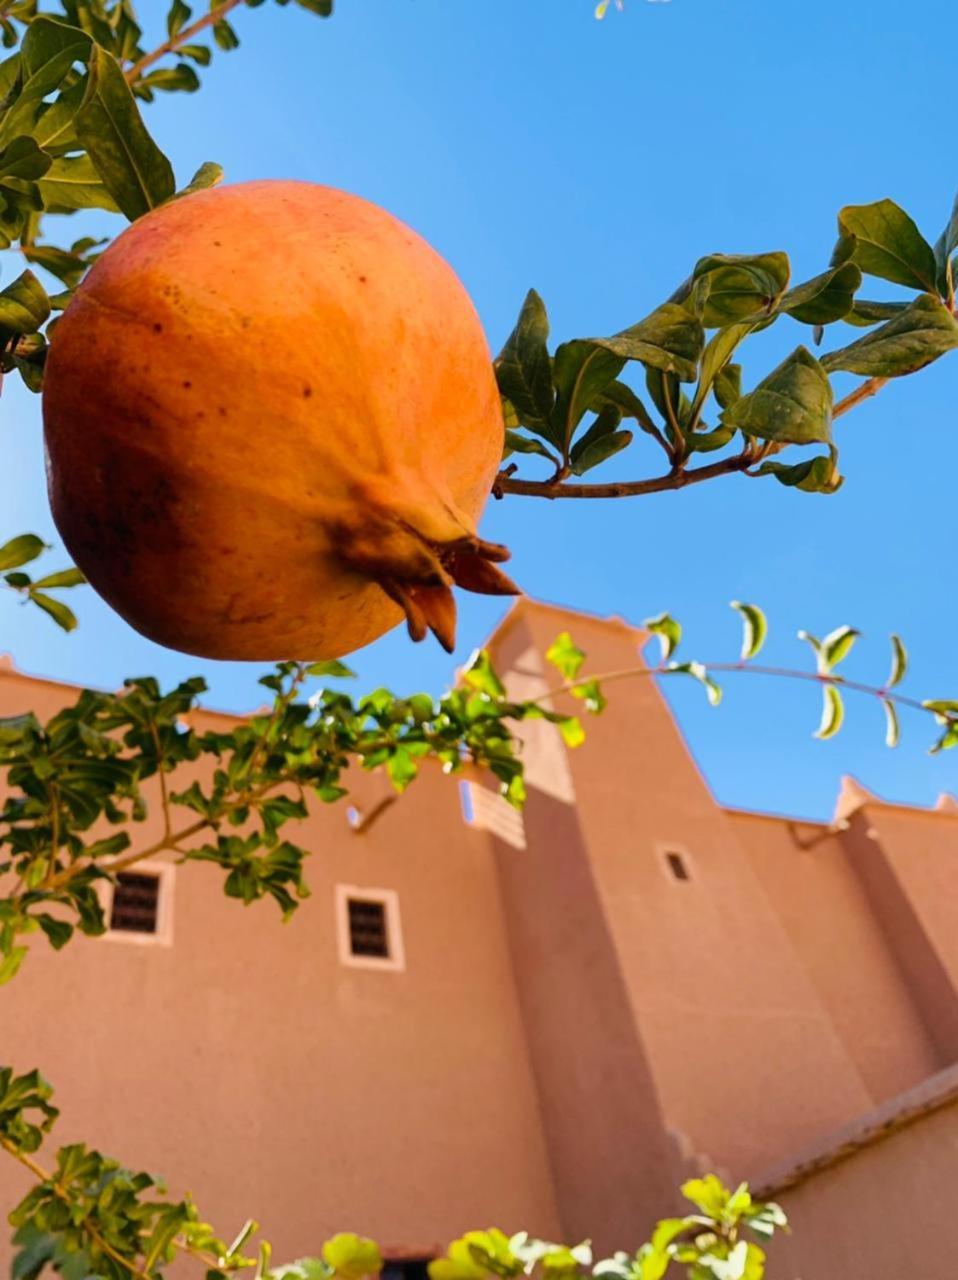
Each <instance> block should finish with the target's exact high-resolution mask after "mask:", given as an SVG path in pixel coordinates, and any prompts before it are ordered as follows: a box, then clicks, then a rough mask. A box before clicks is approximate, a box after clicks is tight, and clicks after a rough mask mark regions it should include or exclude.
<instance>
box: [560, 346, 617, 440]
mask: <svg viewBox="0 0 958 1280" xmlns="http://www.w3.org/2000/svg"><path fill="white" fill-rule="evenodd" d="M624 364H625V357H622V356H616V355H614V354H613V353H612V352H610V351H609V350H607V349H606V348H605V347H603V346H602V345H599V344H596V343H595V342H593V341H591V340H590V339H583V338H577V339H575V340H573V341H572V342H563V343H562V344H561V346H559V347H557V348H556V353H555V361H554V363H553V369H552V376H553V379H554V381H555V387H556V403H555V409H554V410H553V414H552V428H551V434H547V433H546V432H543V434H545V435H546V438H547V439H551V440H552V442H553V443H554V444H555V445H556V446H557V447H558V448H559V449H561V450H562V452H563V454H565V453H567V451H568V449H569V445H570V444H571V442H572V437H573V436H574V435H575V430H576V427H578V425H579V423H580V422H581V421H582V419H583V417H584V416H585V414H586V413H587V412H588V411H589V407H590V405H592V404H593V403H594V401H595V399H596V397H597V396H599V395H600V393H602V392H603V391H605V389H606V388H607V387H608V386H609V384H610V383H611V382H613V381H614V380H615V379H616V378H617V377H618V375H619V374H620V373H621V371H622V368H623V366H624Z"/></svg>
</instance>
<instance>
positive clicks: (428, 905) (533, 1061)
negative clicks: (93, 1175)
mask: <svg viewBox="0 0 958 1280" xmlns="http://www.w3.org/2000/svg"><path fill="white" fill-rule="evenodd" d="M566 628H569V629H571V630H572V632H573V635H574V636H575V638H576V640H577V641H578V643H579V644H580V645H582V647H583V648H585V649H586V650H587V651H588V653H589V658H590V664H591V665H592V667H593V669H595V670H609V669H612V668H616V667H621V666H624V665H628V664H629V663H631V662H635V661H636V654H637V647H638V646H639V644H640V642H641V641H642V639H643V635H642V633H641V632H640V631H637V630H636V629H634V628H632V627H629V626H627V625H625V624H624V623H622V622H619V621H617V620H600V619H596V618H591V617H585V616H581V615H570V614H568V613H567V612H565V611H562V610H559V609H555V608H552V607H551V606H546V605H541V604H536V603H533V602H529V601H521V602H520V603H519V604H518V605H516V607H515V608H514V609H513V610H512V612H511V613H510V614H509V615H508V617H507V618H506V620H505V621H504V622H503V624H502V625H501V626H500V628H499V629H498V630H497V632H496V633H495V635H494V637H493V639H492V641H491V648H492V649H493V652H494V656H495V659H496V662H497V665H498V667H499V669H500V671H503V672H507V673H508V681H509V683H510V688H511V690H512V691H513V692H514V693H515V695H516V696H518V697H527V696H532V695H534V694H536V693H541V692H542V691H543V690H545V689H546V688H547V687H548V681H549V676H548V675H547V672H546V669H545V665H544V663H543V659H542V656H541V655H542V654H543V652H544V651H545V649H546V648H547V647H548V645H549V643H550V642H551V641H552V639H553V638H554V637H555V635H556V634H557V633H558V632H559V631H561V630H563V629H566ZM74 693H75V691H74V690H73V689H71V688H68V687H66V686H63V685H59V684H54V683H51V682H49V681H45V680H37V679H34V678H32V677H28V676H24V675H21V674H19V673H17V672H16V671H14V670H12V669H9V668H8V669H6V670H3V671H0V714H13V713H16V712H19V711H22V710H25V709H27V708H34V709H35V710H37V711H38V712H39V713H40V714H51V713H52V712H53V711H55V710H56V709H57V708H58V707H59V706H60V705H62V704H63V703H64V702H65V701H66V700H67V699H70V698H72V697H73V695H74ZM198 719H199V721H200V722H204V720H206V721H215V720H219V719H221V717H218V716H216V715H215V714H214V713H200V714H199V716H198ZM588 728H589V737H588V742H587V743H586V745H585V746H584V747H583V748H581V749H579V750H577V751H575V752H568V751H567V750H566V749H565V747H564V746H563V745H562V742H561V740H560V738H559V737H558V735H557V734H556V733H555V731H554V730H553V728H552V727H551V726H549V725H546V724H545V723H543V722H535V723H532V724H530V725H528V726H527V729H526V738H527V740H526V756H527V783H528V787H529V800H528V803H527V806H526V809H525V812H524V814H523V815H522V817H521V819H520V818H519V817H518V816H517V815H515V814H514V813H513V812H512V811H511V810H509V809H508V808H506V807H505V806H504V805H503V804H502V803H501V802H500V801H499V800H498V798H497V797H496V796H495V795H494V793H493V791H492V790H491V789H489V788H488V787H487V786H486V784H485V782H484V780H483V779H474V780H473V781H472V782H471V783H470V784H469V785H468V788H467V792H466V794H465V796H463V794H461V789H460V787H459V786H458V785H457V784H456V782H455V781H454V780H451V779H449V778H447V777H445V776H443V775H442V774H441V773H440V771H439V770H438V768H436V769H433V768H431V767H426V768H424V770H423V773H422V776H421V777H420V779H419V780H418V781H417V782H416V783H415V785H414V786H413V787H411V788H410V790H409V791H408V792H407V793H406V794H405V795H404V796H403V797H402V798H401V799H400V800H398V801H397V802H395V803H392V804H388V805H384V803H383V802H384V801H385V799H386V797H387V794H388V788H387V785H386V783H385V782H384V780H382V779H379V778H377V777H374V776H372V777H371V776H365V775H364V776H363V777H361V778H359V779H357V783H356V790H355V791H354V793H353V798H352V803H353V805H354V806H355V809H356V811H357V814H354V815H353V822H352V823H350V822H349V821H348V820H347V813H346V806H345V805H336V806H332V807H320V806H317V808H316V810H315V811H314V812H312V813H311V815H310V817H309V819H308V820H306V821H305V822H303V823H302V825H301V829H300V831H299V832H298V833H297V834H296V835H294V836H293V837H292V838H294V839H296V840H297V842H298V843H300V844H303V845H306V846H307V847H310V848H312V849H313V850H314V856H313V857H312V858H311V859H310V865H309V869H308V876H309V880H310V885H311V888H312V897H311V898H310V899H309V900H308V901H307V902H306V903H304V905H303V906H302V908H301V910H300V911H299V912H298V913H297V914H296V916H295V917H294V918H293V919H292V921H291V922H290V923H288V924H286V925H283V924H281V923H280V921H279V919H278V916H277V914H276V912H275V911H274V910H273V908H272V906H271V904H269V903H259V904H256V905H255V906H254V907H252V908H250V909H248V910H244V909H243V908H242V907H241V906H240V905H239V904H238V903H236V902H234V901H231V900H228V899H226V898H225V897H224V896H223V893H222V873H220V872H218V871H217V870H216V869H215V868H212V867H209V866H206V865H194V866H173V865H172V864H170V863H167V862H163V863H160V864H157V865H154V866H152V867H145V868H142V869H140V868H138V869H137V875H136V876H135V877H133V876H131V878H130V880H129V881H127V882H126V883H125V884H124V885H123V886H122V887H121V891H120V897H119V899H118V900H117V902H116V903H114V911H113V923H114V926H115V927H114V929H113V931H112V932H111V933H110V934H109V935H108V936H107V937H106V938H103V939H85V938H80V939H78V940H76V941H75V942H73V943H71V944H70V947H69V949H68V950H67V952H65V953H64V954H63V955H60V956H57V955H53V954H52V953H50V952H49V950H48V949H47V948H46V946H45V945H43V944H38V945H37V946H36V947H35V952H36V954H33V955H31V957H30V958H29V960H28V962H27V964H26V965H25V967H24V970H23V972H22V974H21V975H20V976H19V977H18V978H17V980H16V981H15V982H13V983H11V984H10V985H9V986H6V987H4V988H0V1061H5V1062H7V1061H10V1062H12V1064H13V1065H14V1066H15V1067H16V1068H17V1069H18V1070H26V1069H28V1068H30V1067H32V1066H35V1065H39V1066H40V1067H41V1068H42V1069H43V1071H44V1073H45V1074H46V1075H47V1077H48V1078H49V1079H50V1080H51V1081H52V1082H53V1083H54V1084H55V1085H56V1087H57V1097H58V1101H59V1103H60V1106H61V1108H62V1118H61V1120H60V1122H59V1123H58V1126H57V1130H56V1136H57V1137H58V1139H59V1140H60V1141H73V1140H78V1139H80V1138H83V1139H87V1140H90V1141H92V1142H94V1143H95V1144H96V1145H98V1146H99V1147H100V1149H102V1150H104V1151H107V1152H109V1153H111V1154H113V1155H116V1156H119V1157H120V1158H122V1159H123V1160H124V1161H126V1162H128V1163H130V1164H131V1165H135V1166H136V1167H140V1168H148V1169H150V1170H157V1171H162V1173H163V1174H164V1175H165V1176H166V1178H167V1180H168V1182H169V1185H170V1187H171V1190H172V1191H175V1192H177V1193H180V1192H182V1191H184V1190H190V1191H192V1192H193V1193H194V1195H195V1196H196V1198H197V1201H198V1203H199V1205H200V1207H201V1209H202V1211H203V1213H204V1215H206V1216H207V1217H208V1219H210V1220H212V1221H213V1222H214V1223H216V1224H217V1226H218V1228H220V1229H221V1230H222V1231H223V1232H224V1233H228V1232H229V1231H230V1230H232V1229H233V1228H234V1227H237V1226H239V1225H240V1224H241V1223H242V1221H243V1220H244V1219H245V1218H246V1217H247V1216H251V1215H252V1216H255V1217H257V1218H258V1219H259V1220H260V1221H261V1222H262V1223H263V1224H264V1231H265V1232H266V1234H267V1235H268V1236H269V1237H270V1238H271V1239H272V1240H273V1241H274V1243H275V1246H276V1255H275V1256H277V1257H278V1258H279V1259H285V1258H289V1257H294V1256H298V1255H301V1254H304V1253H308V1252H310V1251H314V1250H315V1249H316V1247H317V1245H318V1243H319V1242H320V1241H321V1240H322V1239H323V1238H324V1237H325V1236H326V1235H327V1234H329V1233H331V1232H332V1231H334V1230H345V1229H348V1230H356V1231H360V1232H363V1233H366V1234H369V1235H372V1236H374V1237H376V1238H377V1239H378V1240H379V1241H380V1242H381V1243H382V1244H383V1245H384V1246H385V1247H386V1249H387V1250H388V1251H389V1252H390V1253H391V1254H392V1255H393V1256H394V1257H397V1258H400V1257H405V1258H417V1257H418V1258H422V1257H425V1256H428V1255H430V1254H431V1253H433V1252H434V1251H436V1249H437V1248H438V1247H440V1246H441V1245H443V1244H444V1243H445V1242H447V1241H448V1240H449V1239H451V1238H453V1237H454V1236H456V1235H458V1234H459V1233H461V1232H462V1231H463V1230H464V1229H467V1228H472V1227H483V1226H488V1225H492V1224H495V1225H500V1226H502V1227H503V1228H504V1229H507V1230H516V1229H519V1228H520V1227H524V1228H527V1229H529V1230H530V1231H532V1232H535V1233H538V1234H541V1235H543V1236H547V1237H549V1238H552V1239H562V1240H565V1241H567V1242H569V1243H574V1242H576V1241H578V1240H579V1239H582V1238H583V1237H591V1238H592V1239H593V1240H594V1241H595V1243H596V1246H597V1248H598V1249H600V1250H611V1249H613V1248H633V1247H635V1246H636V1245H637V1244H638V1243H639V1242H640V1241H641V1240H642V1239H643V1238H644V1237H645V1235H646V1233H647V1232H648V1230H649V1227H650V1225H651V1224H652V1222H653V1221H654V1219H655V1218H656V1217H658V1216H661V1215H663V1214H665V1213H668V1212H671V1211H674V1209H675V1208H676V1207H677V1205H676V1190H675V1189H676V1187H677V1186H678V1184H679V1183H680V1182H681V1180H682V1179H683V1178H684V1177H686V1176H689V1174H691V1173H695V1172H701V1171H704V1170H707V1169H714V1170H716V1171H718V1172H720V1173H722V1174H723V1175H724V1176H725V1177H726V1178H728V1179H731V1180H737V1179H740V1178H747V1179H748V1180H749V1181H750V1182H751V1183H752V1185H753V1187H755V1188H757V1189H758V1190H760V1191H761V1192H762V1193H763V1194H767V1195H774V1196H775V1197H776V1198H778V1199H780V1200H781V1202H782V1203H783V1204H784V1206H785V1207H786V1209H787V1210H788V1212H789V1213H790V1215H791V1216H792V1218H793V1219H794V1226H795V1232H794V1235H793V1237H792V1238H791V1239H789V1240H787V1241H784V1242H783V1243H780V1244H777V1245H775V1246H773V1248H775V1249H776V1253H775V1255H774V1257H775V1258H776V1265H775V1273H776V1274H778V1275H780V1276H783V1277H786V1276H793V1277H794V1276H802V1275H804V1276H807V1277H811V1276H814V1277H815V1280H846V1277H847V1275H848V1274H849V1273H852V1274H862V1275H865V1274H867V1275H869V1277H870V1280H884V1278H885V1277H887V1278H888V1280H891V1278H892V1277H895V1280H898V1278H899V1277H900V1276H901V1275H902V1274H920V1275H921V1277H922V1280H945V1277H946V1276H947V1277H948V1280H950V1273H951V1270H952V1261H951V1258H950V1256H949V1251H948V1250H947V1249H942V1248H941V1247H940V1246H939V1244H938V1241H939V1240H940V1239H941V1235H942V1226H943V1223H947V1221H948V1220H949V1219H948V1216H947V1211H948V1207H949V1202H950V1199H951V1195H952V1186H953V1184H954V1182H955V1179H956V1175H958V929H956V927H955V923H956V919H958V804H956V802H955V801H954V800H953V799H951V798H950V797H943V798H942V799H941V800H940V801H939V804H938V806H937V807H936V808H935V809H934V810H931V811H925V810H920V809H915V808H908V807H904V806H901V805H894V804H886V803H884V802H882V801H880V800H878V799H877V798H876V797H874V796H872V795H870V794H869V793H868V792H867V791H865V790H864V789H863V788H862V787H860V786H859V785H858V784H856V783H854V782H853V781H851V780H848V779H846V780H845V782H844V783H843V785H842V790H841V794H840V797H839V801H838V807H837V810H836V814H835V819H834V820H833V821H832V822H831V823H827V824H826V823H821V824H819V823H812V822H797V823H796V822H791V821H788V820H785V819H782V818H778V817H772V816H768V815H764V814H759V813H747V812H740V811H736V810H729V809H725V808H723V807H722V806H720V805H719V804H717V803H716V801H715V799H714V798H713V797H712V795H711V794H710V792H709V789H708V787H707V785H706V783H705V781H704V780H703V778H702V777H701V776H700V774H699V773H698V771H697V769H696V767H695V765H694V763H693V761H692V759H691V757H690V755H689V752H688V750H687V748H686V746H685V743H684V742H683V740H682V738H681V736H680V734H679V731H678V729H677V727H676V725H675V723H674V721H673V719H672V717H671V715H670V712H669V710H668V707H667V705H666V703H665V702H664V700H663V699H662V697H661V695H660V693H659V691H658V689H657V688H656V685H655V682H654V681H652V680H635V681H626V682H623V683H621V684H619V685H617V686H616V688H615V695H614V697H613V698H611V700H610V705H609V707H608V709H607V710H606V712H605V713H604V714H603V715H602V716H601V717H599V718H598V719H596V720H594V721H593V720H590V722H589V726H588ZM613 746H614V748H615V749H614V750H612V748H613ZM464 801H465V803H464ZM374 813H375V814H376V815H377V816H376V817H375V821H369V819H370V817H371V816H372V815H373V814H374ZM357 815H358V816H357ZM151 821H152V820H151ZM150 836H151V830H150V824H149V822H148V823H147V824H146V830H145V831H144V838H145V839H146V840H147V841H148V840H149V839H150ZM144 877H146V878H145V879H144ZM150 877H152V879H150ZM19 1172H20V1171H19V1170H18V1169H17V1167H16V1166H15V1165H13V1163H12V1162H7V1163H6V1164H3V1163H0V1202H2V1203H13V1202H14V1200H15V1198H16V1197H17V1194H18V1191H19V1190H20V1188H21V1186H22V1185H23V1184H22V1180H21V1178H20V1176H19Z"/></svg>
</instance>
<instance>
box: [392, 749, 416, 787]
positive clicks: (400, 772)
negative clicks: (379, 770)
mask: <svg viewBox="0 0 958 1280" xmlns="http://www.w3.org/2000/svg"><path fill="white" fill-rule="evenodd" d="M386 772H387V773H388V774H389V780H390V781H391V782H392V784H393V786H394V787H395V788H396V790H397V791H405V790H406V788H407V787H408V786H409V784H410V782H414V781H415V779H416V777H417V775H418V773H419V766H418V765H417V764H416V762H415V760H414V759H413V758H412V756H411V755H410V753H409V752H408V751H407V750H406V748H405V747H396V749H395V751H393V753H392V755H390V757H389V758H388V760H387V761H386Z"/></svg>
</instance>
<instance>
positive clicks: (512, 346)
mask: <svg viewBox="0 0 958 1280" xmlns="http://www.w3.org/2000/svg"><path fill="white" fill-rule="evenodd" d="M548 337H549V317H548V315H547V314H546V308H545V303H544V302H543V301H542V299H541V298H540V297H539V295H538V294H537V293H536V291H535V289H530V290H529V292H528V293H527V294H526V297H525V301H524V302H523V304H522V310H521V311H520V312H519V319H518V320H517V321H516V327H515V328H514V329H513V331H512V333H511V334H510V335H509V337H508V338H507V340H506V345H505V346H504V347H503V348H502V350H501V351H500V353H499V355H498V357H497V358H496V362H495V370H496V378H497V380H498V383H499V389H500V391H501V392H502V394H503V395H504V396H506V397H507V398H508V399H509V400H510V401H511V402H512V404H513V406H514V407H515V410H516V413H517V414H518V415H519V420H520V422H522V423H523V424H524V425H525V426H528V427H532V428H539V429H542V428H546V427H547V426H548V423H549V420H550V417H551V414H552V407H553V404H554V402H555V392H554V391H553V387H552V361H551V360H550V358H549V348H548V345H547V342H548Z"/></svg>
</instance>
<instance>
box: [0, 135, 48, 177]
mask: <svg viewBox="0 0 958 1280" xmlns="http://www.w3.org/2000/svg"><path fill="white" fill-rule="evenodd" d="M50 163H51V157H50V156H48V155H47V153H46V152H45V151H42V150H41V149H40V147H39V146H38V145H37V142H36V139H34V138H28V137H22V138H14V140H13V141H12V142H11V143H10V145H9V146H8V147H4V149H3V151H2V152H0V186H2V185H3V183H4V180H5V179H7V178H16V179H18V180H19V181H21V182H35V181H36V180H37V178H42V177H43V175H44V174H45V173H46V171H47V170H48V169H49V168H50Z"/></svg>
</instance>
